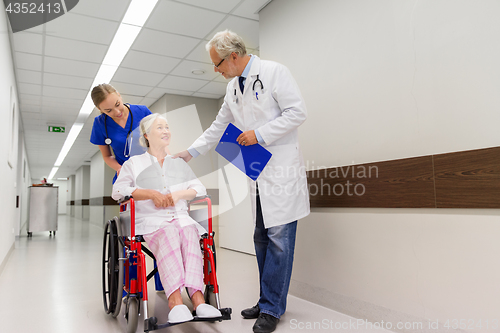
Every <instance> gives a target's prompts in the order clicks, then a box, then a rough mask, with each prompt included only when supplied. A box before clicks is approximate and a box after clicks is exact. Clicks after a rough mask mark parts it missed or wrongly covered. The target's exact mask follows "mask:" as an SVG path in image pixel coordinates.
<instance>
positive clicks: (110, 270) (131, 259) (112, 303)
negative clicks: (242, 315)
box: [102, 196, 232, 332]
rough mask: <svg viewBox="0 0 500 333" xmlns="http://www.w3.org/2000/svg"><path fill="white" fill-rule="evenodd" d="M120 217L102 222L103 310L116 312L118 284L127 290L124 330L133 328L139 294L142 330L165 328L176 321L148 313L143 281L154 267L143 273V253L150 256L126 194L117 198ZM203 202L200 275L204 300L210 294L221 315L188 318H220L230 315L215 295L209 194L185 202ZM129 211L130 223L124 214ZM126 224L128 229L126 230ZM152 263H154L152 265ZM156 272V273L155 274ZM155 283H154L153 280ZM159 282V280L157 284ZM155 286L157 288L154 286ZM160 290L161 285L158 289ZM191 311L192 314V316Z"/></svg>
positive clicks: (216, 293)
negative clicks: (204, 229)
mask: <svg viewBox="0 0 500 333" xmlns="http://www.w3.org/2000/svg"><path fill="white" fill-rule="evenodd" d="M119 203H120V219H122V220H123V221H120V220H119V219H118V218H116V217H115V218H114V219H112V220H110V221H108V222H107V223H106V224H105V230H104V241H103V272H102V280H103V300H104V310H105V311H106V313H108V314H111V315H112V316H113V317H116V316H118V314H119V313H120V308H121V298H122V288H124V289H125V290H126V291H128V294H127V296H126V297H127V299H126V302H125V303H126V311H125V318H126V319H127V332H135V331H136V330H137V324H138V317H139V313H140V308H141V306H140V299H141V298H142V303H143V313H144V318H145V320H144V332H149V331H154V330H157V329H161V328H166V327H169V326H173V325H176V324H170V323H165V324H158V320H157V318H156V317H149V314H148V289H147V282H148V281H149V280H150V279H151V278H152V277H153V276H154V275H155V274H156V275H157V271H158V268H156V267H155V269H154V270H153V271H151V272H150V273H149V275H146V256H145V255H144V253H146V254H147V255H149V256H150V257H151V258H153V260H154V259H155V258H154V255H153V253H151V251H149V250H148V249H147V248H146V247H145V246H144V245H143V244H141V242H143V241H144V240H143V238H142V236H138V235H136V234H135V202H134V199H133V198H132V197H126V198H123V199H122V200H120V201H119ZM202 203H205V204H206V205H207V206H208V233H205V234H204V235H202V237H201V242H200V245H201V249H202V252H203V264H204V265H203V273H204V274H203V275H204V278H203V280H204V284H205V302H206V303H208V304H210V301H211V295H213V296H214V298H215V304H213V305H214V306H215V307H216V308H217V309H219V310H220V312H221V314H222V316H221V317H218V318H198V317H194V319H193V320H192V321H212V322H213V321H222V320H230V319H231V312H232V310H231V308H221V306H220V299H219V285H218V284H217V275H216V254H215V244H214V235H215V233H214V232H213V229H212V204H211V200H210V197H209V196H205V197H200V198H195V199H194V200H192V201H191V202H190V203H189V204H190V206H189V209H190V208H191V205H193V204H202ZM127 212H128V213H130V223H129V224H128V223H127V222H128V219H127V218H126V217H125V215H126V213H127ZM128 226H130V231H128V230H127V228H128ZM123 254H125V256H124V257H123V258H122V256H123ZM155 266H156V265H155ZM130 268H136V271H137V274H136V277H131V276H130V275H131V274H129V271H130ZM123 274H125V286H123V282H122V281H123ZM157 276H158V275H157ZM157 286H158V284H157ZM160 286H161V284H160ZM157 289H158V288H157ZM160 290H161V289H160ZM194 315H195V314H193V316H194Z"/></svg>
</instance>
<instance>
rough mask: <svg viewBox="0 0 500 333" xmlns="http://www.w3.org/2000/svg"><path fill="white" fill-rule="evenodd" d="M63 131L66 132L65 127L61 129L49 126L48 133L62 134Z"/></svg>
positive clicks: (60, 127)
mask: <svg viewBox="0 0 500 333" xmlns="http://www.w3.org/2000/svg"><path fill="white" fill-rule="evenodd" d="M65 131H66V127H62V126H49V132H55V133H64V132H65Z"/></svg>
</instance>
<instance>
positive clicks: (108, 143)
mask: <svg viewBox="0 0 500 333" xmlns="http://www.w3.org/2000/svg"><path fill="white" fill-rule="evenodd" d="M123 105H125V106H126V107H127V109H128V111H129V112H128V113H129V114H130V128H129V130H128V133H127V139H126V140H125V148H124V149H123V156H125V157H130V151H131V150H132V139H133V138H134V133H132V126H133V125H134V115H133V114H132V111H130V108H129V107H128V105H127V104H123ZM105 116H106V117H104V129H105V130H106V140H104V143H106V144H107V145H108V146H110V145H111V142H112V141H111V139H110V138H109V135H108V126H107V125H106V119H108V116H107V115H105ZM129 136H130V143H129V139H128V138H129ZM127 144H128V146H129V148H128V154H127Z"/></svg>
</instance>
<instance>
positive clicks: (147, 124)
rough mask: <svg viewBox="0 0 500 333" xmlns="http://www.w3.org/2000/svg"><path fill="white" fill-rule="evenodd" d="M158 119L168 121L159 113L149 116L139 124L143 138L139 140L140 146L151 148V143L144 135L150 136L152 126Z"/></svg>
mask: <svg viewBox="0 0 500 333" xmlns="http://www.w3.org/2000/svg"><path fill="white" fill-rule="evenodd" d="M157 118H162V119H164V120H165V121H167V118H166V117H165V116H164V115H162V114H159V113H153V114H150V115H149V116H146V117H144V118H142V120H141V123H140V124H139V130H140V131H141V137H140V138H139V144H140V145H141V146H143V147H146V148H149V141H148V139H146V138H145V137H144V134H149V132H150V131H151V126H153V123H154V122H155V120H156V119H157ZM167 124H168V121H167Z"/></svg>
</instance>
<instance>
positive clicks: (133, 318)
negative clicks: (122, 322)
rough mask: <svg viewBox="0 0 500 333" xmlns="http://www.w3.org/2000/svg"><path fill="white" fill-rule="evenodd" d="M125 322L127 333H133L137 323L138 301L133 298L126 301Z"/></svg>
mask: <svg viewBox="0 0 500 333" xmlns="http://www.w3.org/2000/svg"><path fill="white" fill-rule="evenodd" d="M127 321H128V323H127V333H135V331H137V324H138V323H139V300H138V299H137V298H135V297H130V298H129V300H128V313H127Z"/></svg>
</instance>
